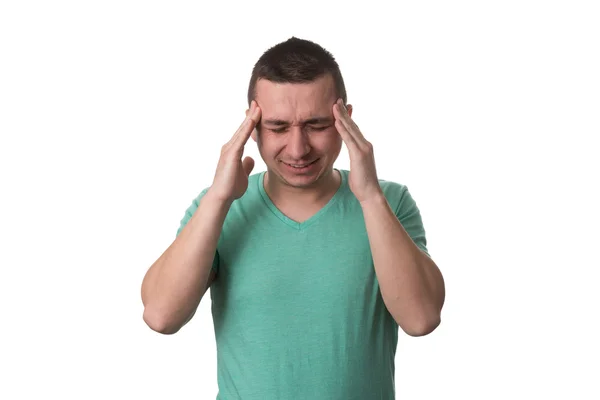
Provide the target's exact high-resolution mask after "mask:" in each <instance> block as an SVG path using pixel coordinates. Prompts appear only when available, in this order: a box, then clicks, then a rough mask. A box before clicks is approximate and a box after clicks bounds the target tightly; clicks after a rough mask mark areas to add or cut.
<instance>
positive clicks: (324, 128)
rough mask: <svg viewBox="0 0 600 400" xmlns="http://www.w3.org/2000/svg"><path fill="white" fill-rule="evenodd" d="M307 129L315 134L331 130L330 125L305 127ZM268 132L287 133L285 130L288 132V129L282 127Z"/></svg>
mask: <svg viewBox="0 0 600 400" xmlns="http://www.w3.org/2000/svg"><path fill="white" fill-rule="evenodd" d="M307 128H308V129H309V130H311V131H317V132H321V131H324V130H326V129H329V128H331V125H325V126H307ZM269 130H270V131H271V132H274V133H283V132H285V131H287V130H288V128H287V127H282V128H270V129H269Z"/></svg>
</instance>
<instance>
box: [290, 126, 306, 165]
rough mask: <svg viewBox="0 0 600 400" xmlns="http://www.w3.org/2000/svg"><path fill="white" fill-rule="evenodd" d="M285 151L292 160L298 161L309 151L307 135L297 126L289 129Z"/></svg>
mask: <svg viewBox="0 0 600 400" xmlns="http://www.w3.org/2000/svg"><path fill="white" fill-rule="evenodd" d="M286 147H287V153H288V155H289V157H290V158H292V159H293V160H294V161H300V160H302V159H303V158H304V156H306V155H307V154H308V153H310V144H309V143H308V135H307V134H306V132H303V131H302V129H301V128H300V127H298V126H294V127H292V128H291V129H290V133H289V135H288V142H287V145H286Z"/></svg>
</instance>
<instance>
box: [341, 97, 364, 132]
mask: <svg viewBox="0 0 600 400" xmlns="http://www.w3.org/2000/svg"><path fill="white" fill-rule="evenodd" d="M336 104H337V105H338V111H339V113H340V116H341V120H342V123H343V124H344V126H345V127H346V129H347V130H348V132H349V133H350V134H351V135H352V136H353V137H354V138H355V139H356V140H357V141H366V139H365V137H364V136H363V134H362V132H361V131H360V129H359V128H358V125H356V123H355V122H354V121H353V120H352V118H351V117H350V115H349V114H348V109H347V108H346V106H345V105H344V102H343V101H342V99H339V100H338V102H337V103H336Z"/></svg>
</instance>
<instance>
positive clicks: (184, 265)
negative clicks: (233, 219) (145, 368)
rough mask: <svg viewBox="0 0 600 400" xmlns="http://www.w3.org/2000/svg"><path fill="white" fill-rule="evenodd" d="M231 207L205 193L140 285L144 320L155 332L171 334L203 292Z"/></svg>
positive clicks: (182, 323) (185, 319) (188, 315)
mask: <svg viewBox="0 0 600 400" xmlns="http://www.w3.org/2000/svg"><path fill="white" fill-rule="evenodd" d="M229 206H230V204H228V203H224V202H222V201H218V200H216V199H213V198H212V197H211V195H210V192H209V193H207V194H206V195H205V196H204V197H203V198H202V200H201V201H200V204H199V205H198V209H197V210H196V212H195V213H194V215H193V216H192V218H190V220H189V222H188V223H187V224H186V226H185V227H184V228H183V229H182V231H181V232H180V234H179V235H178V237H177V238H176V239H175V240H174V241H173V243H172V244H171V245H170V246H169V248H168V249H167V250H166V251H165V252H164V253H163V254H162V255H161V257H160V258H159V259H158V260H157V261H156V262H155V263H154V265H153V266H152V267H151V268H150V269H149V270H148V273H147V274H146V276H145V277H144V281H143V283H142V302H143V303H144V320H145V321H146V323H147V324H148V325H149V326H150V327H151V328H152V329H154V330H156V331H159V332H162V333H174V332H176V331H177V330H179V329H180V328H181V326H183V325H184V324H185V323H186V322H187V320H188V319H189V317H190V316H191V314H192V313H193V312H194V310H195V309H196V307H197V306H198V304H199V303H200V300H201V299H202V296H203V295H204V293H205V292H206V289H207V284H208V280H209V276H210V272H211V267H212V263H213V259H214V257H215V251H216V248H217V243H218V240H219V236H220V235H221V230H222V227H223V222H224V220H225V217H226V215H227V212H228V210H229Z"/></svg>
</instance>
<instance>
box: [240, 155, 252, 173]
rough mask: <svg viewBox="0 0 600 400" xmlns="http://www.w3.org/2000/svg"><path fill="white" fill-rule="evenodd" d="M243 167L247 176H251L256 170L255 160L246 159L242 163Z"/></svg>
mask: <svg viewBox="0 0 600 400" xmlns="http://www.w3.org/2000/svg"><path fill="white" fill-rule="evenodd" d="M242 167H243V168H244V172H245V173H246V175H248V176H250V173H251V172H252V170H253V169H254V160H253V159H252V157H246V158H244V161H242Z"/></svg>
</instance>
